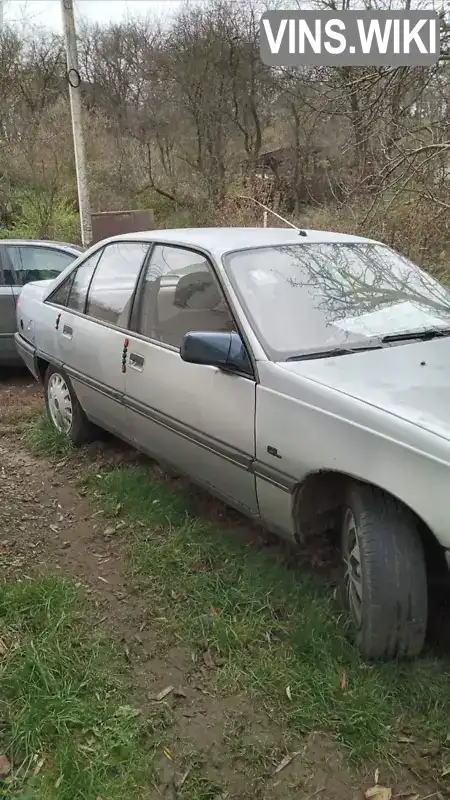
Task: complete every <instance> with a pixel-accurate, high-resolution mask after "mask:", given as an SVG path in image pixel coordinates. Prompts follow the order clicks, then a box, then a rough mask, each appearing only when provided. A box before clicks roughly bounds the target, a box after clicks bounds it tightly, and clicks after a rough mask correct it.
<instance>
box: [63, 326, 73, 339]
mask: <svg viewBox="0 0 450 800" xmlns="http://www.w3.org/2000/svg"><path fill="white" fill-rule="evenodd" d="M62 332H63V336H66V337H67V338H68V339H71V338H72V336H73V329H72V328H71V327H70V325H63V331H62Z"/></svg>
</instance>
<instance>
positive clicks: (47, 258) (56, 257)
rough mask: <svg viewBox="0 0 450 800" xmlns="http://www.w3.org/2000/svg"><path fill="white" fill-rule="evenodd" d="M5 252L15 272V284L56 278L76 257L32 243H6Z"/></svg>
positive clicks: (23, 284) (20, 284)
mask: <svg viewBox="0 0 450 800" xmlns="http://www.w3.org/2000/svg"><path fill="white" fill-rule="evenodd" d="M6 254H7V257H8V258H9V261H10V264H11V266H12V268H13V270H14V272H15V282H16V285H17V286H25V284H26V283H29V282H30V281H43V280H50V279H52V278H57V277H58V275H59V274H60V272H62V271H63V269H65V268H66V267H67V266H68V265H69V264H70V263H71V262H72V261H75V258H76V256H74V255H72V254H71V253H66V252H64V250H58V249H56V248H54V247H34V246H33V245H7V246H6Z"/></svg>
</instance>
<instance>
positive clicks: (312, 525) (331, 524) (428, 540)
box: [292, 469, 445, 570]
mask: <svg viewBox="0 0 450 800" xmlns="http://www.w3.org/2000/svg"><path fill="white" fill-rule="evenodd" d="M350 482H352V483H356V484H358V483H359V484H361V485H370V486H374V487H375V488H376V489H378V490H380V491H382V492H384V493H385V494H386V495H389V496H390V497H391V498H393V499H394V500H395V502H396V503H398V505H399V506H400V507H402V508H403V509H405V511H406V512H407V513H408V514H410V515H411V516H412V518H413V519H414V520H415V523H416V525H417V529H418V531H419V533H420V537H421V540H422V544H423V547H424V552H425V555H426V558H427V563H428V565H429V567H430V568H433V569H439V570H440V569H441V566H442V565H441V562H443V561H444V559H443V548H442V547H441V545H440V544H439V542H438V541H437V539H436V537H435V536H434V534H433V531H432V530H431V528H430V527H429V525H428V524H427V522H426V521H425V520H424V519H423V518H422V517H421V516H420V514H419V513H418V512H417V511H416V510H415V509H414V508H412V507H411V506H410V505H408V504H407V503H405V501H404V500H402V499H401V498H400V497H397V496H396V495H395V494H393V493H392V492H390V491H388V490H387V489H386V488H385V487H384V486H379V485H377V484H374V483H373V482H371V481H365V480H362V479H361V478H358V477H357V476H355V475H351V474H347V473H343V472H339V471H338V470H332V469H322V470H316V471H314V472H310V473H309V474H308V475H307V476H306V477H305V478H304V480H303V481H301V482H300V483H298V484H297V485H296V486H295V487H294V491H293V502H292V508H293V516H294V526H295V527H294V529H295V534H294V535H295V539H296V541H297V542H298V543H299V544H303V543H304V542H305V541H306V540H307V539H309V538H310V537H311V536H317V535H321V534H322V535H323V534H325V533H330V532H333V531H335V530H337V527H338V526H339V525H340V521H341V518H342V516H341V515H342V509H343V505H344V502H345V493H346V489H347V487H348V485H349V483H350ZM444 566H445V565H444Z"/></svg>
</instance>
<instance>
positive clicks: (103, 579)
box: [98, 575, 108, 583]
mask: <svg viewBox="0 0 450 800" xmlns="http://www.w3.org/2000/svg"><path fill="white" fill-rule="evenodd" d="M98 579H99V581H103V583H108V581H107V580H106V578H102V576H101V575H99V576H98Z"/></svg>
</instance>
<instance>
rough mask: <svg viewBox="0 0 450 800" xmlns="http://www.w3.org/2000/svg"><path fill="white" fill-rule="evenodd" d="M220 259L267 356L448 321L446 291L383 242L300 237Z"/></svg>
mask: <svg viewBox="0 0 450 800" xmlns="http://www.w3.org/2000/svg"><path fill="white" fill-rule="evenodd" d="M223 262H224V266H225V270H226V272H227V274H228V277H229V279H230V280H231V282H232V284H233V286H234V289H235V291H236V293H237V295H238V297H239V300H240V302H241V303H242V306H243V308H244V311H245V312H246V314H247V316H248V318H249V321H250V323H251V324H252V327H253V328H254V330H255V332H256V334H257V336H258V338H259V339H260V341H261V344H262V345H263V346H264V348H265V349H266V351H267V353H268V355H269V356H270V358H272V359H274V360H284V359H287V358H292V357H294V356H296V355H299V356H300V355H302V354H307V353H310V354H313V353H314V352H315V351H316V350H317V352H323V351H326V350H328V349H330V350H332V349H335V348H339V347H349V348H352V347H355V349H357V348H358V346H364V343H366V344H367V343H368V341H369V340H371V341H372V340H373V339H374V338H377V337H378V338H379V339H380V340H381V338H382V337H384V336H385V335H389V334H394V333H395V334H397V333H400V332H402V331H408V332H411V331H415V330H417V331H421V330H422V331H423V330H424V329H429V328H436V327H440V328H442V327H448V326H450V292H449V291H448V290H447V289H446V288H445V287H444V286H442V285H441V284H440V283H438V282H437V281H435V280H434V279H433V278H431V277H430V276H429V275H427V274H426V273H424V272H423V271H422V270H420V269H419V268H418V267H416V266H415V265H414V264H412V263H411V262H410V261H408V260H407V259H406V258H404V257H402V256H400V255H399V254H398V253H396V252H395V251H393V250H391V249H390V248H389V247H386V246H384V245H378V244H371V243H364V242H363V243H351V244H347V243H341V242H337V243H332V244H330V243H311V244H307V243H303V242H302V243H301V244H298V245H297V244H294V245H281V246H274V247H262V248H255V249H252V250H240V251H234V252H232V253H229V254H227V255H226V256H225V257H224V259H223Z"/></svg>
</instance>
